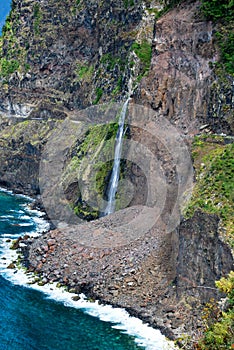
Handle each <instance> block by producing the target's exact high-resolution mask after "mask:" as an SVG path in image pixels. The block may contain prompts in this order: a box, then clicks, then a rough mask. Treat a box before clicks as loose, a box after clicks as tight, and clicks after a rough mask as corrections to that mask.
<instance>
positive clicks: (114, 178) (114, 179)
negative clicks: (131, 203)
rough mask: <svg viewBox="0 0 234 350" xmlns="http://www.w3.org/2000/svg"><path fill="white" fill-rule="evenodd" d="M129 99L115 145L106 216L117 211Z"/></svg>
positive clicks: (123, 109) (121, 116)
mask: <svg viewBox="0 0 234 350" xmlns="http://www.w3.org/2000/svg"><path fill="white" fill-rule="evenodd" d="M129 99H130V98H128V99H127V100H126V101H125V103H124V105H123V107H122V110H121V113H120V117H119V127H118V131H117V135H116V143H115V155H114V165H113V168H112V172H111V178H110V183H109V190H108V193H107V206H106V208H105V210H104V215H109V214H111V213H113V212H114V211H115V195H116V192H117V189H118V182H119V172H120V159H121V153H122V144H123V137H124V123H125V117H126V114H127V108H128V102H129Z"/></svg>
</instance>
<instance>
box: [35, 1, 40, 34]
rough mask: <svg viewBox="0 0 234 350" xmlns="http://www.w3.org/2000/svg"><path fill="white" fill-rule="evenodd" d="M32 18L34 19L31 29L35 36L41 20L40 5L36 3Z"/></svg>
mask: <svg viewBox="0 0 234 350" xmlns="http://www.w3.org/2000/svg"><path fill="white" fill-rule="evenodd" d="M33 17H34V23H33V29H34V32H35V34H39V33H40V31H39V26H40V23H41V19H42V14H41V10H40V5H39V4H38V3H36V4H35V5H34V7H33Z"/></svg>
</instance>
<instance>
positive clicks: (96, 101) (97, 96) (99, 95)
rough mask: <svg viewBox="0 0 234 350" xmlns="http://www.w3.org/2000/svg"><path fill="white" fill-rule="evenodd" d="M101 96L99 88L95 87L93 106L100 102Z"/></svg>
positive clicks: (101, 91) (101, 92)
mask: <svg viewBox="0 0 234 350" xmlns="http://www.w3.org/2000/svg"><path fill="white" fill-rule="evenodd" d="M102 95H103V90H102V89H101V88H100V87H97V88H96V98H95V100H94V101H93V105H96V104H98V102H99V101H100V99H101V97H102Z"/></svg>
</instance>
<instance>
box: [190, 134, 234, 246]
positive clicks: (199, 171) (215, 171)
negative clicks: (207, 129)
mask: <svg viewBox="0 0 234 350" xmlns="http://www.w3.org/2000/svg"><path fill="white" fill-rule="evenodd" d="M222 141H223V140H222ZM192 154H193V158H194V166H195V169H196V180H197V183H196V185H195V188H194V191H193V194H192V198H191V200H190V203H189V204H188V206H187V208H186V210H185V212H184V214H185V216H186V217H191V216H192V215H193V214H194V212H195V210H197V209H200V210H202V211H203V212H206V213H211V214H217V215H218V216H219V217H220V218H221V219H222V225H223V228H224V230H225V238H226V239H227V241H228V243H229V244H230V245H231V247H232V248H234V224H233V217H234V204H233V203H234V172H233V169H234V157H233V155H234V144H228V145H225V143H224V142H222V143H221V140H220V137H217V138H215V137H214V138H212V137H210V136H205V137H197V138H195V141H194V144H193V153H192Z"/></svg>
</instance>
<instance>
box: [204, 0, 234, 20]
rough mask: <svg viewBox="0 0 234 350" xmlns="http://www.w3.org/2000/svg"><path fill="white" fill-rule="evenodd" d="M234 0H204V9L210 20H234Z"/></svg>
mask: <svg viewBox="0 0 234 350" xmlns="http://www.w3.org/2000/svg"><path fill="white" fill-rule="evenodd" d="M233 10H234V2H233V0H222V1H220V0H209V1H207V0H202V11H203V13H204V15H205V16H206V17H207V18H208V19H210V20H213V21H214V20H215V21H216V20H218V19H221V20H222V21H229V20H233Z"/></svg>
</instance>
